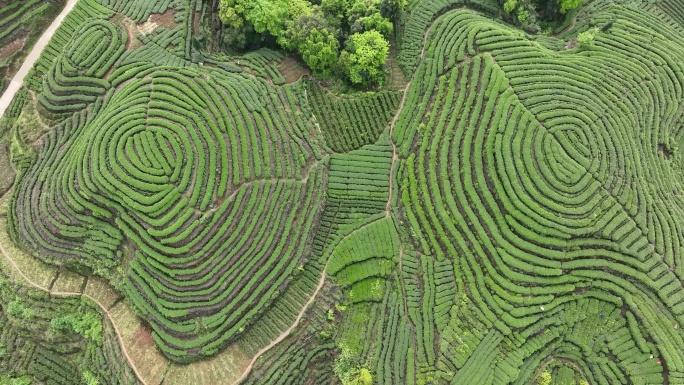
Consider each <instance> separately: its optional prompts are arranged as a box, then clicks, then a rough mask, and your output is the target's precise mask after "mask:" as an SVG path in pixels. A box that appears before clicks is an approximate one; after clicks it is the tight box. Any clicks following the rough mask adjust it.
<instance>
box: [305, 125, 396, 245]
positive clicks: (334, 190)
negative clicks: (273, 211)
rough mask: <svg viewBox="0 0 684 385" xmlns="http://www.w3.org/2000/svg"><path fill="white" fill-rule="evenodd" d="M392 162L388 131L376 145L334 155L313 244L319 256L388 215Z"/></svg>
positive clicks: (331, 157) (331, 159)
mask: <svg viewBox="0 0 684 385" xmlns="http://www.w3.org/2000/svg"><path fill="white" fill-rule="evenodd" d="M391 164H392V147H391V144H390V141H389V138H388V136H387V134H383V135H381V137H380V139H379V140H378V142H377V143H376V144H371V145H366V146H363V147H361V148H360V149H358V150H354V151H351V152H349V153H347V154H333V155H331V156H330V164H329V168H330V172H329V177H328V190H327V197H328V199H327V202H326V208H325V211H324V212H323V216H322V218H321V222H320V227H319V229H318V231H317V233H316V237H315V239H314V243H313V252H314V254H315V255H318V256H322V257H326V256H327V255H328V254H329V253H330V252H331V251H332V250H330V248H331V247H334V246H336V245H337V244H338V243H339V241H340V240H341V237H343V236H345V235H346V234H349V233H350V232H352V231H354V230H355V229H357V228H359V227H360V226H361V225H363V224H365V223H368V222H369V221H371V220H373V219H377V218H378V216H382V215H384V214H385V213H384V210H385V208H386V206H387V201H388V199H389V179H390V177H389V174H390V167H391Z"/></svg>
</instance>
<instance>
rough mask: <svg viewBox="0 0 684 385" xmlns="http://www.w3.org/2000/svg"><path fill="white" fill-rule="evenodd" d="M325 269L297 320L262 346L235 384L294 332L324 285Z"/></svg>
mask: <svg viewBox="0 0 684 385" xmlns="http://www.w3.org/2000/svg"><path fill="white" fill-rule="evenodd" d="M327 268H328V264H326V265H325V266H324V267H323V274H321V278H320V279H319V280H318V286H316V290H315V291H314V292H313V294H312V295H311V298H309V300H308V301H307V302H306V304H304V306H303V307H302V310H301V311H300V312H299V314H297V318H296V319H295V321H294V323H293V324H292V325H290V327H289V328H287V329H286V330H285V331H283V332H282V333H280V335H279V336H278V337H276V338H275V339H274V340H273V341H271V343H270V344H268V345H266V346H264V347H263V348H262V349H261V350H259V351H258V352H257V353H256V354H255V355H254V357H253V358H252V361H250V362H249V365H247V368H245V371H244V372H243V373H242V376H240V378H238V380H237V381H236V382H235V384H239V383H241V382H242V381H243V380H244V379H245V378H247V376H248V375H249V373H251V372H252V368H253V367H254V364H256V361H257V360H258V359H259V358H260V357H261V356H262V355H263V354H264V353H266V352H267V351H269V350H271V348H273V347H274V346H276V345H277V344H278V343H280V342H281V341H282V340H284V339H285V338H286V337H287V336H288V335H290V333H291V332H292V330H294V328H296V327H297V326H298V325H299V321H301V319H302V317H303V316H304V313H306V310H307V309H308V308H309V305H311V304H312V303H313V301H314V299H316V296H317V295H318V293H319V292H320V291H321V289H322V288H323V285H324V284H325V278H326V277H327V276H328V273H327V272H326V269H327Z"/></svg>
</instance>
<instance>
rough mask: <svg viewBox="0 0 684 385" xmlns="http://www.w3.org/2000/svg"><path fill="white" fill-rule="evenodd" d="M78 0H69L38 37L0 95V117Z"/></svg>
mask: <svg viewBox="0 0 684 385" xmlns="http://www.w3.org/2000/svg"><path fill="white" fill-rule="evenodd" d="M76 1H77V0H68V1H67V4H66V6H65V7H64V9H63V10H62V12H60V14H59V15H57V18H55V20H54V21H53V22H52V24H50V27H49V28H48V29H47V30H45V33H43V36H41V37H40V39H38V41H37V42H36V45H35V46H33V49H32V50H31V52H30V53H29V55H28V57H26V60H24V63H23V64H22V65H21V68H19V71H18V72H17V73H16V75H14V77H13V78H12V80H11V81H10V84H9V87H7V90H6V91H5V93H4V94H2V97H0V118H2V116H3V115H4V114H5V110H6V109H7V107H9V105H10V102H11V101H12V99H14V95H15V94H16V93H17V91H19V88H21V85H22V84H23V83H24V78H25V77H26V74H28V72H29V70H30V69H31V67H33V64H34V63H35V62H36V60H38V58H39V57H40V54H41V52H43V49H44V48H45V46H46V45H47V43H48V42H49V41H50V39H51V38H52V35H54V34H55V31H57V28H58V27H59V26H60V24H62V20H64V18H65V17H66V15H67V13H69V12H71V10H72V9H73V8H74V5H76Z"/></svg>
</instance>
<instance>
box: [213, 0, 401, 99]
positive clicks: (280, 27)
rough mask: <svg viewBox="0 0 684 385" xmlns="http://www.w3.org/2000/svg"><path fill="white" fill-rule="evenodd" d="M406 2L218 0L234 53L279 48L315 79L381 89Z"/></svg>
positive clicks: (378, 0)
mask: <svg viewBox="0 0 684 385" xmlns="http://www.w3.org/2000/svg"><path fill="white" fill-rule="evenodd" d="M404 2H405V0H312V1H309V0H220V3H219V18H220V19H221V21H222V22H223V23H224V26H225V32H224V38H223V41H224V44H225V45H226V46H227V47H228V48H230V49H233V50H241V49H245V48H247V47H249V46H251V45H254V44H269V43H271V44H277V45H278V46H279V47H281V48H283V49H285V50H287V51H290V52H294V53H297V54H299V55H300V56H301V58H302V60H303V61H304V62H305V63H306V64H307V65H308V66H309V68H311V70H312V71H313V73H314V74H316V75H317V76H322V77H328V76H331V75H333V74H339V75H342V76H343V77H344V78H345V79H347V80H348V81H349V82H350V83H352V84H353V85H357V86H362V87H368V86H372V85H376V84H381V83H382V81H383V80H384V75H385V72H384V71H383V69H382V66H383V64H384V62H385V60H386V59H387V57H388V54H389V42H388V38H389V36H390V35H391V34H392V33H393V30H394V25H393V22H392V20H394V19H395V18H396V16H397V15H398V14H399V12H400V11H401V9H402V8H403V6H404Z"/></svg>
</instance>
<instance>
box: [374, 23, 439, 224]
mask: <svg viewBox="0 0 684 385" xmlns="http://www.w3.org/2000/svg"><path fill="white" fill-rule="evenodd" d="M433 25H435V23H434V21H433V22H432V23H431V24H430V26H429V27H428V29H427V31H425V35H423V47H422V48H421V49H420V60H423V58H424V57H425V45H426V44H427V38H428V36H429V35H430V31H432V26H433ZM415 76H416V72H415V71H414V72H413V74H411V79H409V81H408V83H406V86H405V87H404V91H403V92H404V96H402V97H401V103H399V108H398V109H397V113H396V114H394V117H393V118H392V121H391V122H390V131H389V137H390V142H392V164H391V165H390V181H389V197H388V198H387V206H385V215H386V216H389V215H390V208H391V207H392V194H393V186H394V174H395V170H394V164H395V163H396V162H397V160H399V156H398V155H397V145H396V144H395V143H394V140H392V132H394V126H395V125H396V123H397V119H399V115H400V114H401V111H402V110H403V109H404V105H405V104H406V96H407V95H408V90H409V88H411V84H413V78H414V77H415Z"/></svg>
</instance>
